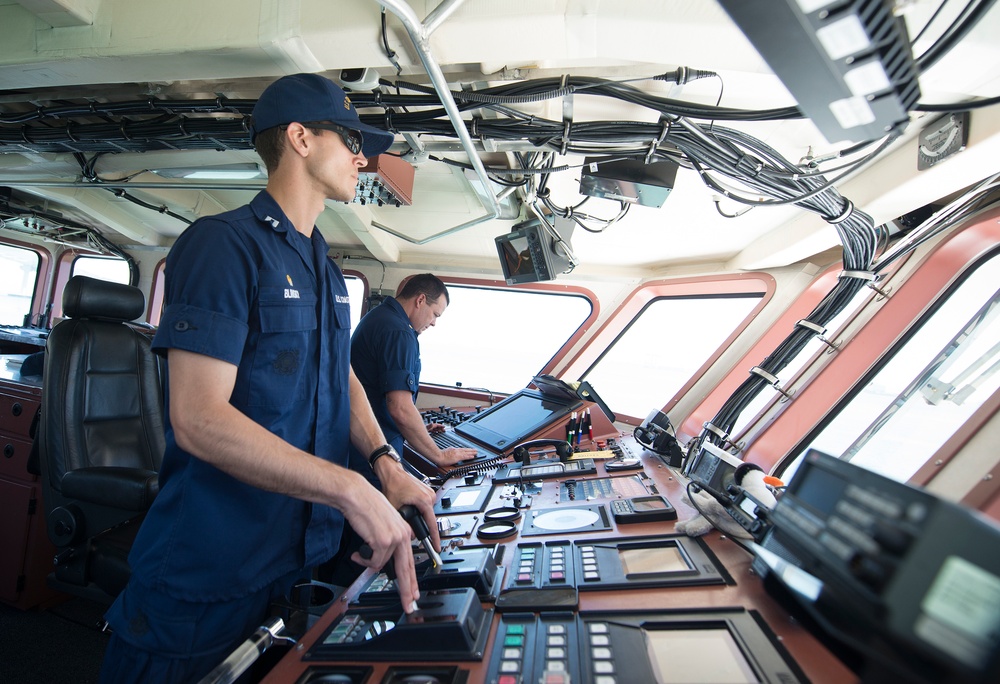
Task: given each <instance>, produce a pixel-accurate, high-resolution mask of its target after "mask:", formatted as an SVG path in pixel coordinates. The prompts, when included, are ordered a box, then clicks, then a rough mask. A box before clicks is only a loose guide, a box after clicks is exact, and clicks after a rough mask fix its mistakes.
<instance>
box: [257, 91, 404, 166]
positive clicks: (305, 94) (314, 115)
mask: <svg viewBox="0 0 1000 684" xmlns="http://www.w3.org/2000/svg"><path fill="white" fill-rule="evenodd" d="M252 116H253V118H252V120H251V121H252V122H251V126H250V140H251V141H253V140H256V138H257V134H258V133H260V132H261V131H266V130H267V129H269V128H274V127H275V126H283V125H286V124H290V123H293V122H298V123H309V122H314V121H315V122H319V121H329V122H331V123H336V124H340V125H341V126H345V127H347V128H352V129H354V130H356V131H361V133H362V135H363V137H364V139H365V142H364V145H363V146H362V148H361V152H362V153H363V154H364V155H365V156H366V157H368V158H369V159H370V158H371V157H374V156H376V155H379V154H382V153H383V152H385V151H386V150H387V149H389V146H390V145H392V141H393V139H394V137H395V136H393V134H392V133H390V132H388V131H384V130H382V129H380V128H375V127H374V126H369V125H367V124H363V123H361V120H360V119H359V118H358V111H357V110H356V109H355V108H354V104H353V103H352V102H351V98H349V97H348V96H347V93H345V92H344V91H343V89H341V87H340V86H338V85H337V84H336V83H334V82H333V81H331V80H330V79H328V78H326V77H324V76H320V75H319V74H294V75H292V76H282V77H281V78H279V79H278V80H277V81H275V82H274V83H272V84H271V85H269V86H268V87H267V88H265V89H264V92H263V93H261V95H260V98H259V99H258V100H257V104H256V105H254V108H253V115H252Z"/></svg>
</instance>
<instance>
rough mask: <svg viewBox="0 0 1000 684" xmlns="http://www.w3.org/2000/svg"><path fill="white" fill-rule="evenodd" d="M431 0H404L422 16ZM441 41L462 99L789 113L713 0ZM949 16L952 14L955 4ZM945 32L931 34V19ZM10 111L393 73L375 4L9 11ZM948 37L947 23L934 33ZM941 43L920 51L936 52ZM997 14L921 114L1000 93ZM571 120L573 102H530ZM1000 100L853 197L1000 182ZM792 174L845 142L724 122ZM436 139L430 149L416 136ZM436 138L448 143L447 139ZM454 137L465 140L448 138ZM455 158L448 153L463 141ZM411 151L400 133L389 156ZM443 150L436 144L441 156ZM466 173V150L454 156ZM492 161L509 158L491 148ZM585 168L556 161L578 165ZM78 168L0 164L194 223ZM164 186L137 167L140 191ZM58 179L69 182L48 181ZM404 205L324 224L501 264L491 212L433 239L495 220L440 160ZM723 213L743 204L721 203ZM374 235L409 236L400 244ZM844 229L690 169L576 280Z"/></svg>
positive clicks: (956, 57) (611, 231)
mask: <svg viewBox="0 0 1000 684" xmlns="http://www.w3.org/2000/svg"><path fill="white" fill-rule="evenodd" d="M907 4H908V12H907V14H906V19H907V21H908V22H909V24H910V26H911V36H912V35H915V33H916V31H917V30H919V27H921V26H923V24H924V23H925V22H926V21H927V19H928V17H929V16H930V15H931V14H932V13H933V11H934V10H935V9H936V8H937V6H938V4H939V2H938V0H934V1H933V2H931V1H919V0H918V1H916V2H910V3H907ZM437 5H438V3H437V2H421V1H419V0H414V2H412V3H411V5H410V7H412V12H413V14H414V15H415V16H416V17H417V18H418V19H420V20H423V19H424V18H425V17H427V16H428V15H429V14H431V12H432V10H434V8H435V7H437ZM446 6H449V7H457V9H454V11H453V12H452V13H451V14H450V15H448V16H446V18H444V20H443V21H442V22H441V23H440V25H439V26H438V27H437V29H436V30H435V31H434V32H433V33H432V34H431V35H430V37H429V39H428V41H427V46H428V48H429V51H430V53H431V54H432V55H433V57H434V59H435V60H436V62H437V63H438V64H440V66H441V69H442V71H443V72H444V74H445V75H446V77H447V78H448V81H449V83H450V86H451V88H452V89H455V90H457V89H461V88H462V87H477V88H478V87H481V86H483V85H485V84H489V85H495V84H498V83H502V82H511V81H515V80H518V79H525V78H541V77H552V76H560V75H562V74H566V73H569V74H573V75H580V76H598V77H602V78H608V79H634V78H640V77H649V76H651V75H655V74H660V73H664V72H666V71H670V70H672V69H675V68H676V67H678V66H687V67H691V68H696V69H706V70H712V71H715V72H717V73H718V74H719V75H720V76H721V83H722V84H724V88H723V89H722V91H721V94H722V102H721V104H722V105H723V106H727V107H731V108H741V109H766V108H776V107H785V106H790V105H794V101H793V99H792V98H791V96H790V95H789V94H788V92H787V91H786V90H785V88H784V87H783V86H782V85H781V83H780V81H778V79H777V78H776V77H775V76H774V75H773V74H771V72H770V70H769V69H768V67H767V65H766V64H765V63H764V62H763V60H762V59H761V58H760V57H759V56H758V54H757V52H756V51H755V50H754V48H753V47H752V46H751V45H750V43H749V42H748V41H747V40H746V39H745V38H744V37H743V35H742V34H741V33H740V31H739V30H738V29H737V28H736V26H735V25H734V24H733V23H732V22H731V21H730V20H729V18H728V16H727V15H726V14H725V13H724V12H723V10H722V9H721V8H720V7H719V6H718V5H716V4H715V3H714V2H709V1H707V0H629V1H628V2H621V1H620V0H619V1H616V0H504V1H500V0H467V1H466V2H464V3H449V4H448V5H446ZM960 6H961V4H958V6H957V7H956V8H954V10H952V9H951V8H950V7H947V8H946V10H947V11H946V12H944V14H945V15H947V14H948V12H950V11H957V10H958V9H959V8H960ZM935 25H937V24H935ZM0 26H3V27H4V40H3V47H2V48H0V115H2V114H3V113H7V112H12V111H23V110H24V109H25V108H27V107H31V106H35V105H38V106H46V105H51V104H53V103H59V102H67V101H87V100H98V101H119V100H134V99H138V98H143V97H155V98H158V99H166V98H170V99H181V98H214V97H216V96H219V95H223V96H225V97H227V98H230V99H254V98H256V97H257V95H258V94H259V93H260V91H261V89H262V88H263V87H264V86H265V85H266V84H267V83H269V82H270V81H271V80H273V79H274V78H276V77H278V76H281V75H283V74H287V73H295V72H299V71H310V72H314V71H318V72H323V73H325V74H327V75H329V76H331V77H334V78H336V77H337V76H338V75H339V74H340V71H341V69H344V68H360V67H367V68H371V69H374V70H377V72H378V73H379V74H380V75H381V76H382V77H383V78H389V79H395V78H396V70H395V68H394V67H393V65H392V64H391V62H390V60H389V59H388V58H387V56H386V54H385V52H384V50H383V47H382V41H381V35H380V5H379V4H378V2H376V1H375V0H337V1H332V0H326V1H321V0H171V1H170V2H162V1H159V0H157V1H154V0H16V1H15V0H0ZM941 26H944V23H942V24H941ZM936 34H937V31H935V30H931V31H929V32H928V37H927V39H924V40H922V41H921V43H919V44H917V45H916V46H915V53H918V54H919V52H920V51H922V50H923V49H926V45H927V44H928V41H929V39H931V38H933V37H934V36H935V35H936ZM997 35H1000V10H997V9H994V10H992V11H991V13H990V14H989V15H988V16H987V17H986V19H985V20H984V21H983V22H982V23H981V24H980V25H979V26H978V27H977V28H976V29H975V30H974V31H973V32H972V33H971V34H969V35H968V36H966V37H965V38H964V40H963V41H962V43H961V44H960V45H959V46H958V48H956V49H955V50H953V51H952V53H950V54H949V55H947V56H946V57H945V58H944V59H942V60H941V61H940V62H939V63H938V64H937V65H935V66H934V67H933V68H931V69H930V70H929V71H928V72H927V73H925V74H923V75H922V76H921V79H920V84H921V89H922V95H921V98H920V102H921V103H948V102H956V101H962V100H967V99H970V98H975V97H993V96H996V95H997V94H998V93H1000V46H998V45H997V42H996V40H995V36H997ZM387 37H388V41H389V45H390V47H391V48H392V49H393V50H395V51H396V53H397V59H398V62H399V64H400V67H401V69H402V76H401V78H403V79H405V80H409V81H413V82H419V83H423V84H427V83H428V79H427V76H426V70H425V68H424V66H423V64H422V63H421V61H420V59H419V56H418V54H417V51H416V50H415V49H414V47H413V43H412V41H411V39H410V37H409V36H408V34H407V32H406V31H405V29H404V28H403V25H402V23H401V21H400V20H399V19H398V18H397V17H396V16H395V15H393V14H392V13H391V12H390V13H389V14H388V32H387ZM633 85H636V86H638V87H641V88H643V89H644V90H647V91H649V92H653V93H656V94H659V95H663V96H667V95H669V97H671V98H674V99H682V100H687V101H691V102H696V103H700V104H715V103H716V101H717V100H718V98H719V96H720V79H716V78H709V79H704V80H700V81H695V82H692V83H689V84H687V85H684V86H681V87H678V86H672V85H670V84H665V83H662V82H652V81H637V82H635V83H633ZM519 109H522V110H524V111H530V113H533V114H537V115H539V116H542V117H545V118H550V119H554V120H560V119H562V116H563V101H562V100H548V101H545V102H543V103H540V104H536V105H530V106H527V105H526V106H519ZM998 109H1000V108H998V107H993V108H988V109H983V110H976V111H975V112H974V113H973V125H972V137H971V140H970V146H969V148H968V149H967V150H965V151H964V152H962V153H961V154H960V155H958V156H956V157H955V158H954V159H952V160H949V161H948V162H946V163H944V164H941V165H940V166H938V167H935V168H933V169H931V170H929V171H925V172H921V173H918V172H917V171H916V152H915V144H916V143H915V140H913V136H914V134H915V133H916V132H917V131H918V130H919V129H920V127H921V126H923V125H924V124H925V122H926V121H929V120H931V118H933V117H931V116H922V115H919V114H914V115H912V119H913V123H911V125H910V126H909V127H908V135H907V136H904V138H903V139H902V140H901V141H899V142H897V143H896V145H895V147H894V148H893V149H890V150H888V151H887V152H886V153H885V154H884V155H883V158H882V159H881V160H879V161H877V162H876V163H875V164H873V165H872V166H871V167H870V168H868V169H867V170H865V171H863V172H862V173H861V175H859V176H857V177H855V178H852V179H851V180H848V181H845V182H844V183H843V184H842V187H841V191H842V192H843V194H844V195H845V196H847V197H849V198H850V199H852V200H853V201H854V202H855V203H856V204H857V205H858V206H860V207H861V208H863V209H865V210H866V211H868V212H869V213H870V214H872V215H873V216H874V217H875V219H876V221H877V222H882V221H885V220H889V219H892V218H894V217H896V216H898V215H900V214H902V213H905V212H907V211H909V210H912V209H914V208H917V207H919V206H922V205H923V204H925V203H927V202H930V201H933V200H935V199H937V198H940V197H943V196H945V195H947V194H949V193H951V192H953V191H955V190H957V189H959V188H961V187H964V186H965V185H968V184H970V183H972V182H975V181H976V180H979V179H980V178H982V177H984V176H986V175H988V174H990V173H993V172H995V171H997V163H996V162H995V160H996V159H997V158H1000V155H998V152H1000V114H998V112H997V110H998ZM573 116H574V120H576V121H582V120H588V119H593V120H597V119H607V120H617V121H622V120H631V121H655V120H656V118H657V114H656V112H653V111H650V110H645V109H642V108H640V107H637V106H633V105H625V104H622V103H620V102H619V101H611V100H608V99H604V98H597V97H587V96H584V95H576V96H574V99H573ZM732 127H734V128H740V129H741V130H744V131H746V132H748V133H750V134H751V135H753V136H755V137H757V138H760V139H761V140H763V141H765V142H766V143H768V144H769V145H771V146H772V147H774V148H776V149H778V151H779V152H781V153H782V154H783V155H784V156H785V157H786V158H788V159H789V160H791V161H793V162H798V161H799V160H800V159H801V158H802V157H804V156H806V155H808V154H810V153H812V154H822V153H825V152H828V151H830V150H834V149H838V148H842V147H844V146H845V143H840V144H838V145H830V144H828V143H827V142H826V141H825V140H824V139H823V137H822V136H821V135H820V134H819V132H818V131H817V129H816V128H815V127H814V126H813V125H812V124H811V123H810V122H809V121H807V120H798V121H781V122H760V123H747V124H738V125H732ZM422 139H423V140H424V142H426V143H428V144H432V145H433V143H434V142H436V141H435V140H434V138H433V137H432V136H423V138H422ZM437 142H444V141H443V140H441V141H437ZM447 142H450V143H454V141H453V140H451V139H449V140H448V141H447ZM452 146H453V145H452ZM406 149H407V144H406V142H405V141H404V139H403V137H402V136H397V142H396V145H395V146H394V148H393V150H394V151H398V152H403V151H405V150H406ZM435 154H438V155H443V154H445V153H444V152H435ZM447 156H448V157H449V158H451V159H454V160H459V161H468V157H467V156H466V155H465V154H464V153H462V152H461V151H454V152H448V153H447ZM488 158H489V163H490V164H494V165H497V164H501V163H502V164H510V163H512V159H511V158H509V157H507V156H506V155H502V154H498V153H494V154H490V155H489V157H488ZM256 160H257V158H256V155H255V154H254V153H253V152H251V151H229V152H217V151H214V150H209V151H175V152H145V153H135V152H128V153H121V154H114V155H104V156H102V157H101V158H100V159H99V161H98V164H97V167H96V170H97V172H98V174H99V175H100V176H101V177H102V178H115V179H117V178H122V177H125V176H129V175H132V174H135V173H137V172H139V171H141V170H143V169H152V168H165V167H172V166H194V165H207V164H221V163H230V162H241V161H256ZM581 161H582V160H581V159H579V158H572V157H570V158H565V159H562V158H561V159H557V160H556V164H557V165H560V164H569V165H578V164H580V163H581ZM79 178H80V166H79V164H78V162H77V161H76V160H74V159H73V158H72V156H70V155H56V154H51V153H46V154H35V153H15V152H8V153H3V154H0V185H6V186H10V187H15V188H17V189H18V190H19V191H20V192H24V193H29V194H30V195H31V196H32V197H34V198H36V199H37V200H38V201H39V202H43V203H45V206H46V207H50V208H58V209H59V210H60V211H62V212H63V213H64V214H65V215H67V216H73V217H81V218H83V217H86V219H87V220H88V221H90V222H93V223H94V225H96V226H97V227H99V228H100V229H101V230H102V231H104V232H105V233H106V234H107V235H108V237H110V238H111V239H113V240H115V241H119V242H122V243H124V244H137V245H159V246H168V245H169V244H170V243H171V241H172V240H173V238H175V237H176V236H177V235H178V234H179V233H180V232H181V231H182V230H183V228H184V227H185V225H186V224H185V223H183V222H181V221H178V220H177V219H175V218H172V217H170V216H168V215H164V214H160V213H157V212H156V211H152V210H150V209H146V208H142V207H139V206H136V205H135V204H132V203H129V202H127V201H124V200H121V199H119V198H116V197H115V196H113V195H112V194H111V193H109V192H107V191H105V190H102V189H95V188H93V187H87V186H86V184H82V183H80V184H77V185H72V183H74V182H76V181H79ZM157 180H159V179H158V178H157V177H156V176H154V175H152V174H148V173H147V174H142V175H137V176H135V177H134V179H133V181H134V182H136V183H138V182H142V181H145V182H153V181H157ZM578 180H579V170H575V171H573V170H571V171H566V172H562V173H559V174H554V175H553V178H552V180H551V181H550V183H549V187H550V189H551V196H552V198H553V200H554V201H555V202H556V203H557V204H560V205H572V204H576V203H577V202H579V201H580V199H582V198H581V197H580V195H579V191H578ZM56 183H59V184H62V185H65V186H67V187H54V184H56ZM130 193H131V194H132V195H134V196H136V197H138V198H141V199H142V200H144V201H146V202H148V203H150V204H153V205H156V206H160V205H162V206H165V207H166V208H168V209H169V211H170V212H173V213H175V214H178V215H181V216H184V217H186V218H187V219H194V218H196V217H198V216H200V215H206V214H211V213H216V212H218V211H220V210H222V209H224V208H226V207H230V206H236V205H239V204H242V203H244V202H246V201H247V200H248V199H249V198H250V197H251V196H252V191H250V190H246V189H228V190H202V189H191V188H178V187H175V186H174V187H167V186H165V187H163V188H161V189H149V188H143V187H136V188H135V189H131V190H130ZM413 197H414V200H413V205H412V206H410V207H400V208H395V207H392V208H390V207H381V208H380V207H370V206H365V207H362V206H360V205H358V204H352V205H336V206H334V205H332V204H331V206H330V208H329V210H328V211H327V212H326V213H325V214H324V215H323V216H322V217H321V219H320V222H319V226H320V229H321V230H322V231H323V233H324V235H325V236H326V237H327V239H328V241H330V243H331V245H332V246H333V247H334V248H335V249H337V250H339V251H347V252H350V253H354V254H372V255H374V256H376V257H377V258H379V259H381V260H383V261H390V262H399V263H402V264H408V263H427V262H429V261H433V263H437V264H454V265H457V266H460V267H462V268H464V269H466V270H473V271H477V270H478V271H488V272H493V273H498V272H499V267H498V264H497V263H496V257H495V249H494V246H493V238H494V237H495V236H496V235H498V234H500V233H503V232H506V231H507V230H508V228H509V226H510V225H511V224H512V223H514V221H512V220H507V221H502V220H493V221H489V222H486V223H481V224H479V225H476V226H475V227H471V228H468V229H466V230H462V231H459V232H457V233H454V234H450V235H448V236H447V237H445V238H441V239H437V240H433V241H431V242H427V243H426V244H415V242H419V241H421V240H423V239H424V238H426V237H428V236H431V235H435V234H438V233H441V232H443V231H447V230H448V229H449V228H452V227H454V226H458V225H461V224H463V223H465V222H469V221H472V220H474V219H476V218H478V217H481V216H483V215H484V214H485V210H484V209H483V207H482V204H481V203H480V202H479V201H478V200H477V199H476V195H475V193H474V192H473V189H472V187H471V185H470V183H469V182H468V180H467V178H466V176H465V175H464V174H463V173H462V172H461V171H460V170H458V169H456V168H455V167H452V166H448V165H446V164H443V163H440V162H435V161H431V160H426V161H420V162H418V163H417V173H416V179H415V183H414V189H413ZM586 206H587V211H589V212H591V213H593V214H595V215H598V216H602V217H611V216H613V215H614V214H616V213H617V211H618V204H617V203H616V202H610V201H605V200H596V199H594V200H591V201H590V202H589V203H588V204H587V205H586ZM722 208H723V209H724V210H725V211H727V212H736V211H738V210H740V209H741V208H742V207H740V206H739V205H736V204H734V203H731V202H727V201H723V202H722ZM379 225H381V226H388V227H389V228H391V229H392V230H393V231H395V232H398V233H402V234H404V235H406V236H409V238H411V241H407V240H403V239H400V238H397V237H393V236H392V235H390V234H389V233H387V232H385V231H383V230H380V229H379V227H378V226H379ZM835 241H836V237H835V235H834V233H833V230H832V229H831V228H829V227H828V226H826V225H825V224H824V223H823V221H822V220H821V219H819V218H818V217H816V216H814V215H809V214H805V213H804V212H802V211H801V210H798V209H796V208H792V207H789V208H781V209H774V208H767V209H764V208H758V209H754V210H753V211H750V212H749V213H747V214H745V215H743V216H741V217H739V218H737V219H727V218H724V217H723V216H721V215H720V214H719V212H718V211H716V207H715V204H714V203H713V201H712V193H711V192H710V191H709V190H708V189H707V188H705V187H704V185H703V184H702V182H701V180H700V179H699V178H698V176H697V175H696V174H695V173H694V172H692V171H689V170H685V169H681V171H680V172H679V174H678V176H677V181H676V186H675V188H674V190H673V191H672V192H671V194H670V196H669V197H668V199H667V201H666V202H665V203H664V205H663V207H662V208H658V209H654V208H649V207H642V206H635V207H632V209H631V210H630V212H629V214H628V216H627V217H626V218H625V219H623V220H622V221H620V222H619V223H617V224H614V225H612V226H611V227H609V228H608V229H607V230H606V231H605V232H603V233H601V234H590V233H587V232H585V231H582V230H577V231H576V232H575V233H574V235H573V239H572V243H573V249H574V251H575V253H576V256H577V258H578V260H579V261H580V266H579V268H578V274H582V275H587V274H594V275H602V274H605V273H607V274H612V275H613V274H616V273H624V272H627V273H629V274H633V275H642V274H657V273H661V272H663V271H664V270H665V269H666V268H670V267H675V266H678V265H685V264H701V265H715V266H716V267H718V268H758V267H767V266H775V265H782V264H786V263H791V262H795V261H799V260H802V259H807V258H808V257H810V256H811V255H813V254H816V253H819V252H822V251H825V250H827V249H829V248H830V247H831V246H833V245H834V244H835Z"/></svg>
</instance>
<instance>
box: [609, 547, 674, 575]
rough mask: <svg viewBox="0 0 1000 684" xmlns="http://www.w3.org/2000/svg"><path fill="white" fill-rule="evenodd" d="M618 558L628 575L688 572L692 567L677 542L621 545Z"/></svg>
mask: <svg viewBox="0 0 1000 684" xmlns="http://www.w3.org/2000/svg"><path fill="white" fill-rule="evenodd" d="M618 560H619V561H621V564H622V571H623V572H624V573H625V576H626V577H633V576H636V575H652V574H661V573H664V572H687V571H688V570H690V569H691V565H690V564H689V563H688V561H687V559H686V558H685V557H684V554H683V553H681V550H680V549H679V548H678V547H677V545H676V544H667V545H664V546H645V547H636V546H620V547H618Z"/></svg>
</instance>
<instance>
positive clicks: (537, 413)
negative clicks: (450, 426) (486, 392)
mask: <svg viewBox="0 0 1000 684" xmlns="http://www.w3.org/2000/svg"><path fill="white" fill-rule="evenodd" d="M581 406H583V402H582V401H579V400H576V399H567V398H563V397H555V396H550V395H545V394H542V393H541V392H538V391H535V390H528V389H524V390H521V391H520V392H517V393H516V394H512V395H510V396H509V397H507V398H506V399H504V400H503V401H502V402H500V403H499V404H497V405H496V406H494V407H493V408H491V409H489V410H488V411H483V412H482V413H480V414H479V415H476V416H473V417H472V418H470V419H469V420H467V421H465V422H463V423H461V424H460V425H458V426H457V427H456V428H455V432H457V433H459V434H460V435H463V436H465V437H468V438H469V439H472V440H474V441H476V442H479V443H481V444H483V445H485V446H486V447H488V448H490V449H492V450H494V451H496V452H503V451H505V450H506V449H510V448H511V447H513V446H515V445H516V444H518V443H519V442H522V441H524V440H525V439H527V438H529V437H531V435H533V434H535V433H536V432H537V431H538V430H541V429H542V428H544V427H546V426H548V425H551V424H552V423H555V422H556V421H558V420H561V419H562V418H565V417H566V416H567V415H569V413H570V412H571V411H573V410H575V409H577V408H580V407H581Z"/></svg>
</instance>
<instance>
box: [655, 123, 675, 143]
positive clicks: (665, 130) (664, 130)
mask: <svg viewBox="0 0 1000 684" xmlns="http://www.w3.org/2000/svg"><path fill="white" fill-rule="evenodd" d="M660 121H662V122H663V126H662V127H661V128H660V137H658V138H657V139H656V144H657V145H660V144H662V143H663V141H664V140H666V139H667V136H668V135H670V126H671V125H672V124H673V121H671V120H670V119H660Z"/></svg>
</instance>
